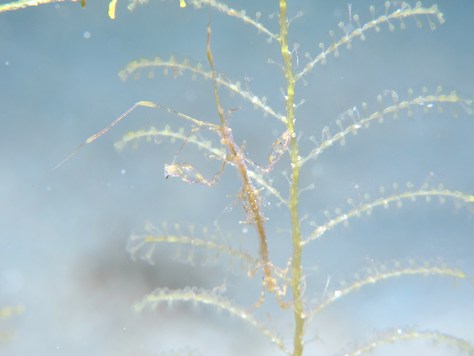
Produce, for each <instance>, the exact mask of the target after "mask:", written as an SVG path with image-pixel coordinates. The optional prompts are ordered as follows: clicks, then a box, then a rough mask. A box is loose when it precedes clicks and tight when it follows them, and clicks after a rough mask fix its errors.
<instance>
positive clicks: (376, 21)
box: [295, 1, 444, 81]
mask: <svg viewBox="0 0 474 356" xmlns="http://www.w3.org/2000/svg"><path fill="white" fill-rule="evenodd" d="M385 4H388V5H385V13H384V14H383V15H380V16H379V17H377V18H375V7H374V6H373V5H372V6H370V12H371V14H372V20H371V21H368V22H366V23H365V24H364V25H361V24H360V19H359V16H358V15H354V22H355V23H356V24H357V28H356V29H355V30H352V31H348V27H346V26H345V24H344V23H343V22H340V23H339V25H338V26H339V28H340V29H341V30H342V31H343V32H344V35H343V36H342V37H341V38H340V39H338V40H336V39H335V33H334V31H330V32H329V34H330V35H331V37H333V39H334V42H333V43H332V44H331V45H330V46H329V47H328V48H326V46H325V45H324V44H323V43H320V44H319V48H320V49H321V52H320V53H319V55H318V56H316V58H314V59H313V60H311V61H310V62H309V63H308V64H306V66H305V67H304V68H303V70H302V71H301V72H299V73H298V74H296V75H295V80H296V81H298V80H300V79H301V78H302V77H303V76H304V75H306V74H308V73H309V72H311V71H312V70H313V68H314V66H315V65H316V64H318V63H321V64H324V63H326V58H327V57H328V56H329V55H331V54H333V55H334V56H335V57H338V56H339V49H340V47H342V46H346V47H347V48H348V49H350V48H351V46H352V40H354V39H356V38H360V39H361V40H362V41H364V40H365V33H366V32H367V31H369V30H374V31H376V32H379V31H380V25H382V24H387V26H388V28H389V30H390V31H393V30H394V29H395V28H394V26H393V25H392V24H391V22H390V21H392V20H399V21H400V27H401V28H402V29H403V28H405V24H404V22H403V20H404V19H405V18H407V17H414V18H416V16H420V15H423V16H427V17H428V21H429V24H430V27H431V29H434V27H435V25H434V23H433V22H432V21H431V20H430V19H429V17H434V18H436V19H437V20H438V22H439V23H440V24H443V23H444V16H443V13H442V12H440V11H439V10H438V7H437V6H436V5H433V6H431V7H423V6H422V5H421V2H417V3H416V5H415V6H414V7H412V6H410V5H409V4H408V3H406V2H403V3H402V5H401V7H400V8H397V9H395V10H392V12H391V13H388V11H389V8H390V5H391V4H390V2H389V1H387V2H386V3H385ZM417 25H418V26H421V23H420V22H419V21H417Z"/></svg>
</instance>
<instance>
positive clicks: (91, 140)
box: [52, 101, 157, 171]
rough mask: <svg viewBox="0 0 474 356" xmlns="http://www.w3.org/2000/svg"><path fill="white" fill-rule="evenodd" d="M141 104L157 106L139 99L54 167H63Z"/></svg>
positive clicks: (149, 106)
mask: <svg viewBox="0 0 474 356" xmlns="http://www.w3.org/2000/svg"><path fill="white" fill-rule="evenodd" d="M139 106H145V107H148V108H156V107H157V105H156V104H155V103H153V102H151V101H137V102H136V103H135V104H133V105H132V106H131V107H130V108H128V109H127V110H126V111H125V112H124V113H123V114H121V115H120V116H119V117H117V118H116V119H115V120H113V121H112V122H111V123H109V124H108V125H107V126H105V127H104V128H103V129H102V130H99V131H97V132H96V133H95V134H93V135H92V136H90V137H89V138H88V139H87V140H85V141H84V142H82V143H81V144H80V145H79V146H77V148H76V149H75V150H74V151H72V152H71V153H70V154H69V155H68V156H67V157H66V158H64V159H63V160H62V161H61V162H59V163H58V164H57V165H55V166H54V168H53V169H52V170H53V171H55V170H56V169H58V168H59V167H61V166H62V165H63V164H64V163H66V162H67V161H69V160H70V159H71V158H72V157H73V156H74V155H76V153H77V152H79V151H80V150H81V149H82V148H83V147H84V146H85V145H87V144H89V143H92V142H94V141H95V140H97V139H98V138H99V137H100V136H102V135H103V134H105V133H106V132H107V131H109V130H110V129H111V128H112V127H114V126H115V125H116V124H117V123H118V122H119V121H121V120H122V119H123V118H124V117H125V116H127V115H128V114H130V113H131V112H132V111H133V110H135V109H136V108H137V107H139Z"/></svg>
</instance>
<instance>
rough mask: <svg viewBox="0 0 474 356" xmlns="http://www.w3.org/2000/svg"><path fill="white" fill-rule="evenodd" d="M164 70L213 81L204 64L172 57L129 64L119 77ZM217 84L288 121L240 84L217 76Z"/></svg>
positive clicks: (274, 115) (264, 111)
mask: <svg viewBox="0 0 474 356" xmlns="http://www.w3.org/2000/svg"><path fill="white" fill-rule="evenodd" d="M160 67H161V68H164V70H165V74H166V73H167V70H171V71H172V72H173V73H174V74H175V76H178V75H181V74H182V73H183V72H184V71H189V72H191V73H193V76H194V75H200V76H202V77H203V78H204V79H209V80H212V72H210V71H206V70H204V68H203V66H202V64H197V65H193V64H191V63H190V62H189V60H187V59H186V60H184V61H183V62H179V61H177V60H176V59H175V58H174V57H171V58H170V59H169V60H162V59H161V58H159V57H155V58H153V59H145V58H141V59H138V60H136V61H132V62H130V63H128V64H127V66H126V67H125V68H124V69H122V70H121V71H120V72H119V77H120V79H122V80H127V78H128V77H129V76H130V75H132V74H134V73H136V72H137V71H139V70H143V69H146V68H160ZM215 79H216V82H217V83H218V84H219V85H221V86H223V87H224V88H226V89H227V90H229V91H230V92H231V93H235V94H237V95H239V96H240V97H242V98H243V99H244V100H245V101H247V102H248V103H250V104H252V105H253V106H255V107H257V108H259V109H260V110H262V111H263V113H264V115H270V116H272V117H274V118H276V119H278V120H279V121H281V122H285V121H286V119H285V117H284V116H283V115H281V114H278V113H277V112H275V110H273V109H272V108H271V107H270V106H268V105H267V104H266V98H259V97H258V96H256V95H254V94H253V93H251V92H250V91H248V90H244V89H242V85H241V83H240V82H232V81H229V80H228V79H226V78H224V77H223V76H222V75H217V76H216V78H215Z"/></svg>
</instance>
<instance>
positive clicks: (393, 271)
mask: <svg viewBox="0 0 474 356" xmlns="http://www.w3.org/2000/svg"><path fill="white" fill-rule="evenodd" d="M414 275H419V276H440V277H451V278H456V279H464V278H466V275H465V274H464V272H463V271H461V270H459V269H453V268H450V267H448V266H446V265H444V264H442V265H434V266H431V265H430V264H429V263H423V264H422V265H417V263H416V261H415V260H412V259H410V260H409V265H408V267H403V266H402V265H401V263H400V262H398V261H396V262H395V264H394V266H393V267H390V266H387V265H386V264H385V265H382V266H380V267H379V268H370V269H366V270H364V271H363V272H362V273H357V274H356V275H355V280H353V281H351V282H344V283H342V284H341V285H340V288H338V289H334V290H330V291H328V292H327V293H326V295H325V297H324V299H323V300H322V301H321V302H320V303H318V304H317V305H316V306H315V307H313V308H312V309H311V311H310V315H311V316H314V314H317V313H319V312H321V311H322V310H323V309H325V308H326V307H328V306H330V305H332V304H333V303H334V302H335V301H337V300H339V299H340V298H342V297H344V296H346V295H348V294H351V293H353V292H355V291H357V290H359V289H360V288H362V287H365V286H368V285H372V284H375V283H380V282H381V281H384V280H387V279H392V278H399V277H402V276H414Z"/></svg>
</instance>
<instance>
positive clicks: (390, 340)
mask: <svg viewBox="0 0 474 356" xmlns="http://www.w3.org/2000/svg"><path fill="white" fill-rule="evenodd" d="M407 340H429V341H432V342H434V343H436V344H444V345H447V346H450V347H452V348H455V349H457V350H459V351H462V352H466V354H468V355H474V346H473V345H472V344H471V343H469V342H468V341H466V340H464V339H461V338H459V337H456V336H454V335H451V334H446V333H442V332H439V331H431V330H417V329H408V328H398V329H392V330H387V331H385V332H381V333H379V334H378V335H376V336H375V337H374V338H373V339H372V340H370V341H368V342H366V343H365V344H363V345H360V346H359V347H357V348H355V349H353V350H351V351H347V352H344V353H343V354H344V356H359V355H363V354H368V353H371V352H372V351H374V350H375V349H377V348H380V347H383V346H385V345H387V344H394V343H399V342H402V341H407Z"/></svg>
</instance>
